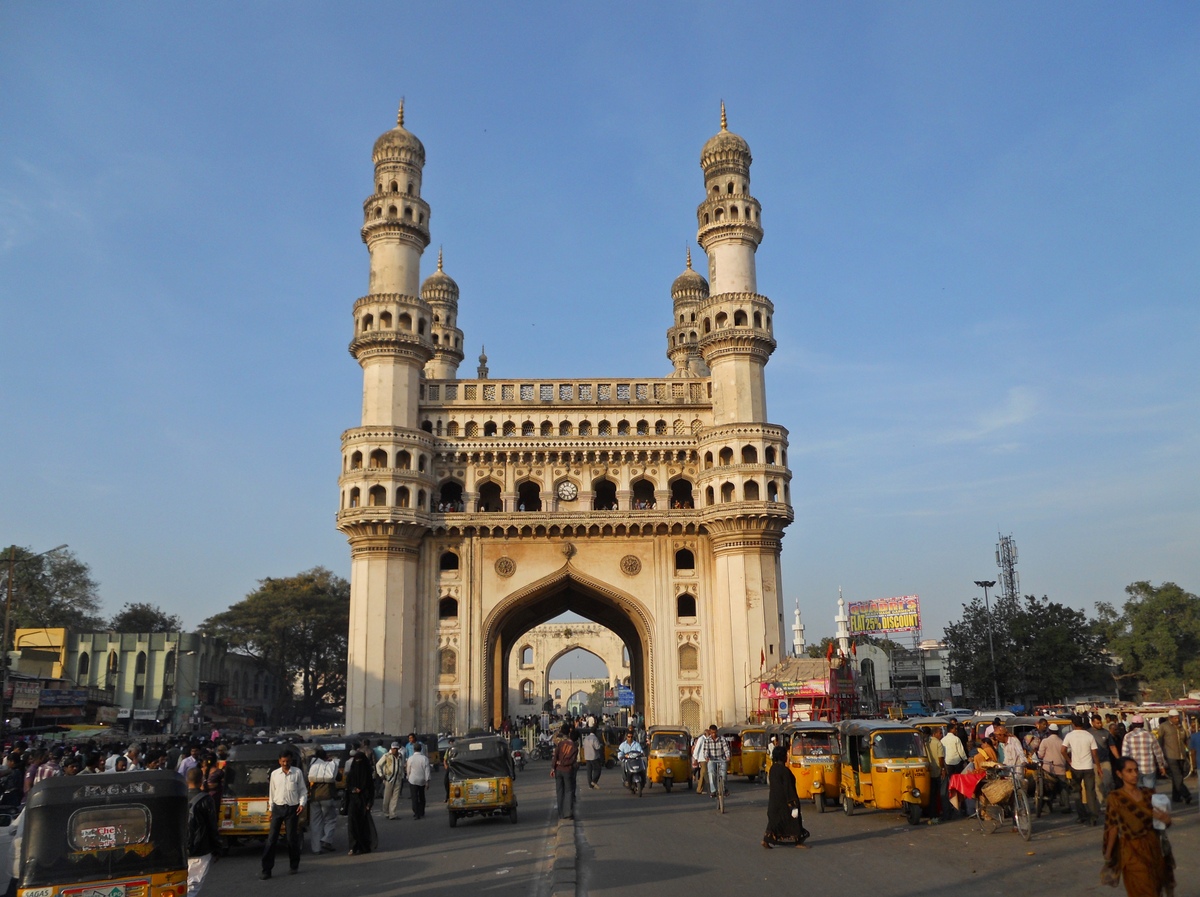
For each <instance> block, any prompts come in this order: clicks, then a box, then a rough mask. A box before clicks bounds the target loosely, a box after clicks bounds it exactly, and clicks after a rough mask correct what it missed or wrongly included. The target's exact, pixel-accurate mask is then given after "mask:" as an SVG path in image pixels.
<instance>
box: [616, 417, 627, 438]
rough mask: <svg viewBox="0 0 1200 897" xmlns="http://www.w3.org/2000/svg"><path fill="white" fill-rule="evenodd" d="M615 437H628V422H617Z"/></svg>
mask: <svg viewBox="0 0 1200 897" xmlns="http://www.w3.org/2000/svg"><path fill="white" fill-rule="evenodd" d="M617 435H618V436H628V435H629V421H627V420H621V421H617Z"/></svg>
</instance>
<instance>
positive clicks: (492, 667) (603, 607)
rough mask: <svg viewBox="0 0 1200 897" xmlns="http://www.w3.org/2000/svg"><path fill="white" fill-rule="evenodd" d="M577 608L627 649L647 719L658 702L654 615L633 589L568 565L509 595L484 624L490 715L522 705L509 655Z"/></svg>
mask: <svg viewBox="0 0 1200 897" xmlns="http://www.w3.org/2000/svg"><path fill="white" fill-rule="evenodd" d="M567 612H570V613H575V614H578V615H579V616H581V617H584V618H586V619H588V620H591V621H592V622H594V623H597V624H599V625H600V626H603V627H605V628H606V629H609V630H611V631H612V632H613V633H615V634H616V636H617V637H618V638H620V639H621V641H622V642H624V644H625V647H626V648H627V649H628V651H629V681H630V687H631V688H632V689H633V694H634V702H635V703H634V709H635V710H636V711H640V712H642V713H644V714H645V715H646V718H647V722H648V723H649V722H650V721H651V720H650V717H651V715H652V708H653V707H654V696H653V695H652V694H651V693H650V689H651V688H652V683H653V657H654V646H653V635H652V629H651V618H650V615H649V614H648V613H647V611H646V609H645V608H644V607H643V606H642V605H641V603H640V602H638V601H637V600H636V599H635V598H634V597H633V596H632V595H629V594H627V593H625V592H623V591H621V590H619V589H616V588H613V587H612V586H610V585H608V584H606V583H603V582H599V581H597V580H595V579H592V578H591V577H588V576H586V575H585V574H582V573H580V572H578V571H576V570H572V569H570V568H569V566H568V567H567V568H564V569H563V570H560V571H558V572H557V573H554V574H552V575H550V576H547V577H545V578H544V579H541V580H539V581H537V582H534V583H531V584H530V585H528V586H526V587H525V588H523V589H520V590H519V591H517V592H514V593H513V594H512V595H509V596H508V597H507V598H505V599H504V600H503V601H501V602H500V603H499V604H498V605H497V606H496V607H495V609H494V610H493V611H492V612H491V613H490V614H489V615H488V617H487V619H486V620H485V621H484V626H483V662H484V681H483V705H484V707H485V708H487V712H488V713H489V716H490V721H499V720H501V719H503V718H504V717H505V716H507V715H509V714H510V713H519V708H515V707H509V706H508V700H509V695H510V691H509V689H510V682H509V669H510V664H509V655H510V654H511V652H512V651H514V650H517V649H519V647H520V643H521V639H522V637H523V636H524V635H525V634H526V633H527V632H528V631H529V630H531V629H533V628H534V627H535V626H538V625H540V624H542V623H545V622H547V621H548V620H552V619H553V618H555V617H557V616H558V615H560V614H563V613H567Z"/></svg>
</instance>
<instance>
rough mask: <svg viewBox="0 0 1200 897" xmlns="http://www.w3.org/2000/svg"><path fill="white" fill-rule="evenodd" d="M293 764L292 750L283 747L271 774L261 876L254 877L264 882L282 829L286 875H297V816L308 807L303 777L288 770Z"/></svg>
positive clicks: (294, 770) (272, 864)
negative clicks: (267, 829) (284, 833)
mask: <svg viewBox="0 0 1200 897" xmlns="http://www.w3.org/2000/svg"><path fill="white" fill-rule="evenodd" d="M294 760H295V756H294V755H293V754H292V749H291V748H288V747H285V748H283V750H281V751H280V752H279V768H278V769H275V770H272V771H271V778H270V791H269V795H270V797H269V799H270V803H271V830H270V833H269V834H268V835H267V844H266V846H265V847H264V848H263V855H262V872H260V873H259V874H258V877H259V878H261V879H263V880H264V881H265V880H266V879H268V878H270V877H271V870H272V869H274V868H275V845H276V844H278V843H279V829H280V828H285V829H286V841H287V851H288V864H289V867H290V868H289V869H288V871H289V872H290V873H291V874H292V875H295V874H296V873H297V872H299V871H300V813H301V812H302V811H303V810H304V805H305V804H306V803H308V782H307V781H306V780H305V778H304V773H302V772H301V771H300V770H299V769H296V768H295V767H294V766H292V762H293V761H294Z"/></svg>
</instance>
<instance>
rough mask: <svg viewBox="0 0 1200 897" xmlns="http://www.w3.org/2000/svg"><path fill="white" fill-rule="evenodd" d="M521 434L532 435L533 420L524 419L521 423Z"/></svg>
mask: <svg viewBox="0 0 1200 897" xmlns="http://www.w3.org/2000/svg"><path fill="white" fill-rule="evenodd" d="M521 435H522V436H533V435H534V429H533V421H531V420H527V421H525V423H523V424H521Z"/></svg>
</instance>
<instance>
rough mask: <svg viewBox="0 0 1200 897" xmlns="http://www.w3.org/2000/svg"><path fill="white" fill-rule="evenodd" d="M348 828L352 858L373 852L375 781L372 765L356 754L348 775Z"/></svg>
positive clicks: (359, 753)
mask: <svg viewBox="0 0 1200 897" xmlns="http://www.w3.org/2000/svg"><path fill="white" fill-rule="evenodd" d="M346 792H347V811H346V828H347V829H348V834H349V836H350V856H357V855H358V854H360V853H370V852H371V841H372V838H371V805H372V804H373V803H374V802H375V779H374V778H373V776H372V771H371V763H370V761H368V760H367V758H366V757H365V756H364V755H363V754H362V753H361V752H356V753H355V754H354V758H353V759H352V760H351V761H350V771H349V772H347V773H346Z"/></svg>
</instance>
